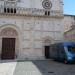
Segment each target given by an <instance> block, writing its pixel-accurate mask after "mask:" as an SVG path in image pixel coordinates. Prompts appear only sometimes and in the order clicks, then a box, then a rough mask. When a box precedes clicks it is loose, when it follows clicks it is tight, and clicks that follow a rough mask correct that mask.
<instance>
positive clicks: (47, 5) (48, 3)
mask: <svg viewBox="0 0 75 75" xmlns="http://www.w3.org/2000/svg"><path fill="white" fill-rule="evenodd" d="M42 6H43V8H45V9H50V8H51V7H52V3H51V1H49V0H44V1H43V2H42Z"/></svg>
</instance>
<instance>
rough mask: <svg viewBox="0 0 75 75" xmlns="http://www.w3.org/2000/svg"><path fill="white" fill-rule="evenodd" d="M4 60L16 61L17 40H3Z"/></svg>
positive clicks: (2, 56)
mask: <svg viewBox="0 0 75 75" xmlns="http://www.w3.org/2000/svg"><path fill="white" fill-rule="evenodd" d="M1 58H2V59H14V58H15V38H3V39H2V55H1Z"/></svg>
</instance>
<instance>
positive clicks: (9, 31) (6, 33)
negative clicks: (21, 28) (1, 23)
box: [0, 28, 18, 37]
mask: <svg viewBox="0 0 75 75" xmlns="http://www.w3.org/2000/svg"><path fill="white" fill-rule="evenodd" d="M0 36H9V37H15V36H18V34H17V32H16V30H14V29H12V28H5V29H3V30H2V31H1V34H0Z"/></svg>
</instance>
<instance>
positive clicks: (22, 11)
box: [0, 6, 63, 17]
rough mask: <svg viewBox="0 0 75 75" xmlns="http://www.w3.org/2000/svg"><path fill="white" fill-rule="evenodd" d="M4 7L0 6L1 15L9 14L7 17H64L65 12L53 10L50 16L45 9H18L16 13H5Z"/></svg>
mask: <svg viewBox="0 0 75 75" xmlns="http://www.w3.org/2000/svg"><path fill="white" fill-rule="evenodd" d="M4 8H5V7H4V6H0V14H7V15H12V14H13V15H23V16H24V15H25V16H26V15H27V16H47V17H48V16H59V17H61V16H63V14H62V13H63V12H61V11H60V10H51V11H50V15H45V11H46V10H45V9H36V8H21V7H16V8H15V9H16V13H4Z"/></svg>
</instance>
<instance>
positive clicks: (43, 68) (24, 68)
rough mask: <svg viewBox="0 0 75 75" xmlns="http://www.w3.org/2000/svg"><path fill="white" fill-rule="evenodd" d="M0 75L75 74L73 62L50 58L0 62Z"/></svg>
mask: <svg viewBox="0 0 75 75" xmlns="http://www.w3.org/2000/svg"><path fill="white" fill-rule="evenodd" d="M0 75H75V64H64V63H61V62H56V61H52V60H46V61H18V62H0Z"/></svg>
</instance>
